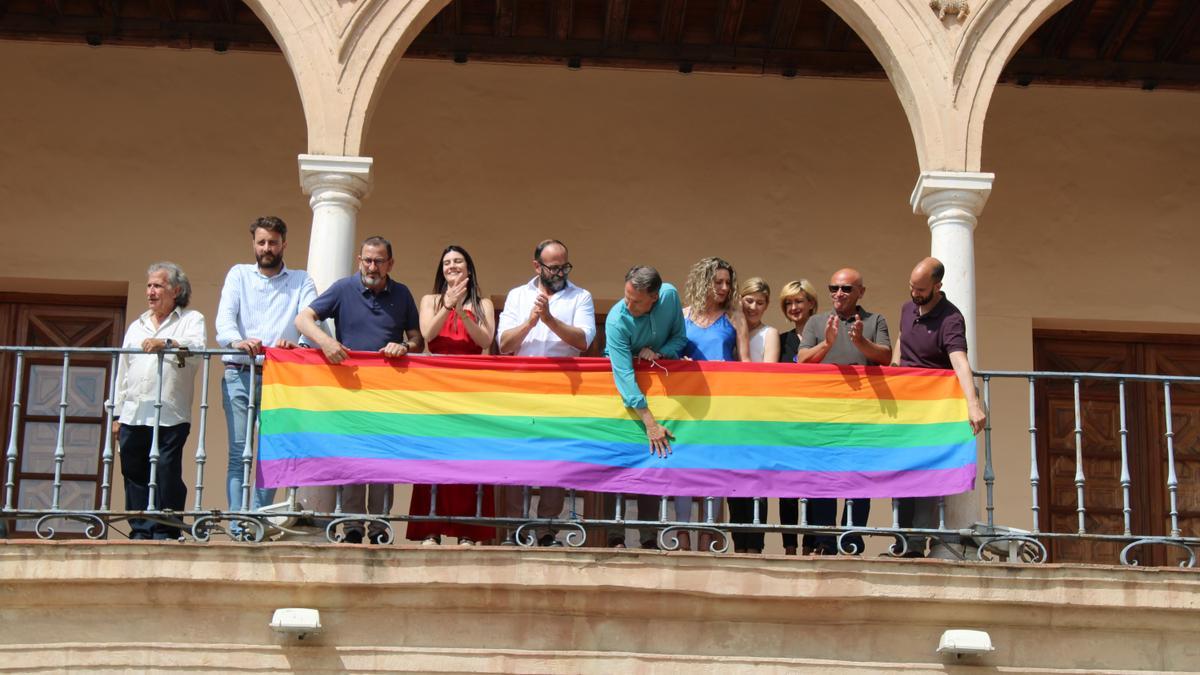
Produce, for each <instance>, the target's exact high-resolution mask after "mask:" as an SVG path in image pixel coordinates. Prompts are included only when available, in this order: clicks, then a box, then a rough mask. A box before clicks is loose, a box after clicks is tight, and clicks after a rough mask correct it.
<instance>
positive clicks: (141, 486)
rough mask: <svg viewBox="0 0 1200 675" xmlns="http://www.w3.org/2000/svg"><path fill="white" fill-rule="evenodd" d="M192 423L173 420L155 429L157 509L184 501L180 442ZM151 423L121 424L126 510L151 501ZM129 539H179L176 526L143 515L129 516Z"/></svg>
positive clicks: (174, 508)
mask: <svg viewBox="0 0 1200 675" xmlns="http://www.w3.org/2000/svg"><path fill="white" fill-rule="evenodd" d="M191 430H192V425H191V424H188V423H186V422H185V423H183V424H176V425H175V426H173V427H159V429H158V453H159V455H158V471H157V473H156V474H155V478H156V480H155V486H156V487H155V490H156V495H155V501H156V502H157V504H156V505H155V506H156V508H157V509H158V510H160V511H161V510H168V509H169V510H172V511H182V510H183V509H184V504H185V503H186V502H187V485H184V483H183V444H184V443H186V442H187V437H188V433H190V432H191ZM153 437H154V427H143V426H130V425H126V424H122V425H121V429H120V432H119V433H118V436H117V442H118V443H120V447H121V475H122V476H123V477H124V479H125V510H126V511H145V510H147V504H148V503H149V501H150V445H151V442H152V440H153ZM129 529H130V533H129V538H130V539H178V538H179V528H177V527H170V526H168V525H164V524H162V523H157V522H155V521H153V520H147V519H145V518H130V519H129Z"/></svg>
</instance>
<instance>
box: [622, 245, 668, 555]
mask: <svg viewBox="0 0 1200 675" xmlns="http://www.w3.org/2000/svg"><path fill="white" fill-rule="evenodd" d="M604 332H605V340H606V346H605V348H604V353H605V354H606V355H607V356H608V359H609V361H611V362H612V372H613V380H614V381H615V382H616V384H617V391H618V392H620V394H621V400H622V401H623V402H624V403H625V406H626V407H627V408H633V410H634V412H636V413H637V414H638V417H640V418H642V424H643V425H645V427H646V438H647V439H649V441H650V452H651V454H653V453H658V456H659V457H666V456H667V455H669V454H671V439H672V435H671V432H670V431H667V428H666V427H664V426H662V425H661V424H659V423H658V421H657V420H655V419H654V415H653V414H652V413H651V412H650V408H649V407H648V406H647V405H646V396H645V395H644V394H643V393H642V390H641V389H640V388H639V387H638V383H637V379H636V378H635V377H634V372H633V359H634V357H635V356H636V357H637V358H639V359H642V360H644V361H650V362H654V361H657V360H658V359H660V358H665V359H677V358H679V355H680V353H681V352H682V351H683V348H684V345H686V344H687V333H686V332H685V329H684V326H683V308H682V307H681V306H680V304H679V293H678V292H677V291H676V290H675V287H674V286H672V285H671V284H664V283H663V280H662V277H661V276H659V274H658V270H656V269H654V268H653V267H642V266H638V267H634V268H632V269H630V270H629V272H627V273H626V274H625V299H624V300H622V301H621V302H618V303H617V304H616V305H613V308H612V309H610V310H609V311H608V319H607V320H606V321H605V322H604ZM637 503H638V518H639V519H640V520H657V519H658V511H659V503H660V502H659V498H658V497H656V496H654V495H644V494H642V495H638V498H637ZM642 536H643V537H645V539H644V540H643V541H642V548H658V545H657V543H656V542H655V539H654V536H653V534H652V533H651V532H647V531H645V530H643V531H642ZM623 540H624V535H623V534H621V535H610V541H609V545H610V546H622V547H623V546H624V545H625V544H624V541H623Z"/></svg>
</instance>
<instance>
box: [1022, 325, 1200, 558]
mask: <svg viewBox="0 0 1200 675" xmlns="http://www.w3.org/2000/svg"><path fill="white" fill-rule="evenodd" d="M1034 362H1035V368H1037V369H1038V370H1050V371H1060V372H1063V371H1065V372H1110V373H1116V372H1122V373H1149V374H1159V375H1200V338H1193V337H1187V336H1158V335H1121V334H1112V333H1086V332H1070V333H1066V332H1060V331H1044V332H1040V333H1038V334H1035V336H1034ZM1125 394H1126V396H1125V398H1126V405H1125V416H1126V420H1125V424H1126V429H1127V431H1128V436H1127V447H1128V453H1129V472H1130V480H1131V482H1132V485H1131V489H1130V505H1131V508H1132V518H1131V526H1132V529H1133V533H1134V534H1135V535H1166V534H1170V532H1171V527H1170V504H1169V493H1168V491H1167V488H1166V482H1167V476H1168V465H1167V450H1166V425H1165V416H1164V395H1163V390H1162V387H1161V386H1160V385H1157V384H1145V383H1138V382H1128V383H1126V391H1125ZM1171 394H1172V410H1171V419H1172V424H1173V426H1174V429H1173V431H1174V439H1173V441H1174V450H1175V472H1176V477H1177V479H1178V483H1179V485H1178V499H1177V504H1178V512H1179V524H1180V529H1181V530H1182V531H1183V533H1184V534H1186V535H1189V536H1197V533H1200V387H1183V386H1175V387H1173V389H1172V392H1171ZM1037 395H1038V399H1039V400H1038V407H1037V416H1038V421H1037V425H1038V429H1039V430H1040V436H1039V463H1040V466H1042V467H1045V471H1044V475H1045V479H1044V480H1043V485H1042V497H1043V499H1044V503H1045V504H1046V505H1047V508H1046V509H1045V510H1044V513H1043V519H1042V526H1043V527H1045V528H1051V531H1054V532H1073V531H1076V530H1077V529H1078V515H1077V513H1076V509H1077V508H1078V499H1077V495H1076V489H1075V454H1076V453H1075V433H1074V431H1075V397H1074V389H1073V385H1072V382H1071V381H1070V380H1061V381H1057V382H1053V383H1042V384H1039V386H1038V393H1037ZM1080 400H1081V405H1080V413H1081V414H1080V417H1081V423H1082V429H1083V434H1082V455H1083V465H1084V466H1083V469H1084V476H1085V490H1084V506H1085V507H1086V509H1087V516H1086V518H1085V524H1086V526H1087V531H1088V532H1094V533H1104V534H1120V533H1121V532H1122V531H1123V530H1124V520H1123V513H1122V509H1123V506H1124V494H1123V491H1122V488H1121V482H1120V479H1121V454H1120V452H1121V435H1120V429H1121V418H1120V414H1121V407H1120V403H1119V398H1118V387H1117V385H1116V384H1115V383H1107V382H1097V383H1091V384H1089V383H1086V382H1084V383H1083V384H1082V386H1081V392H1080ZM1050 548H1051V557H1052V559H1053V560H1055V561H1056V562H1095V563H1102V564H1113V563H1116V562H1117V561H1118V557H1119V554H1120V549H1121V546H1120V545H1117V544H1107V543H1103V542H1100V543H1090V542H1070V541H1062V542H1054V543H1053V544H1052V546H1051V547H1050ZM1181 555H1182V554H1181V553H1179V554H1177V553H1175V552H1174V551H1171V550H1169V549H1165V548H1164V547H1161V546H1156V547H1146V548H1143V549H1141V550H1135V551H1134V553H1133V557H1134V558H1136V559H1138V560H1139V561H1140V562H1141V563H1142V564H1166V563H1173V562H1178V560H1179V559H1180V557H1181Z"/></svg>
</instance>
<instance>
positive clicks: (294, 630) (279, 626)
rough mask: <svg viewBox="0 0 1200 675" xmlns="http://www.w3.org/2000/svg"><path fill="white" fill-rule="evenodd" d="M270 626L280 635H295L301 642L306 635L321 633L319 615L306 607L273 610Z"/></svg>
mask: <svg viewBox="0 0 1200 675" xmlns="http://www.w3.org/2000/svg"><path fill="white" fill-rule="evenodd" d="M270 625H271V630H273V631H275V632H276V633H279V634H280V635H295V636H296V639H298V640H303V639H304V636H306V635H316V634H317V633H320V632H321V613H320V612H319V611H317V610H315V609H308V608H306V607H283V608H280V609H277V610H275V614H274V615H273V616H272V617H271V624H270Z"/></svg>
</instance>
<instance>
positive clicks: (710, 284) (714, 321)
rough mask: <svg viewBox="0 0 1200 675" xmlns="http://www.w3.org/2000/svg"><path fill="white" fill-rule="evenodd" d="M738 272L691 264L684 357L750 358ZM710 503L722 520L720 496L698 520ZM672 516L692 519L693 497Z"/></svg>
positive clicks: (682, 540) (683, 540) (707, 539)
mask: <svg viewBox="0 0 1200 675" xmlns="http://www.w3.org/2000/svg"><path fill="white" fill-rule="evenodd" d="M735 288H737V273H736V272H734V270H733V265H730V264H729V263H728V262H727V261H725V260H722V259H721V258H716V257H713V258H703V259H701V260H700V262H698V263H696V264H695V265H693V266H692V270H691V272H689V273H688V280H687V286H686V287H685V288H684V297H685V298H686V300H687V303H688V306H687V307H684V308H683V319H684V328H685V329H686V330H687V340H688V341H687V346H686V347H684V349H683V356H684V357H685V358H689V359H693V360H696V361H749V360H750V331H749V330H748V329H747V328H746V317H745V316H743V314H742V311H741V304H740V303H739V302H738V298H737V293H735V292H734V289H735ZM709 504H711V508H712V512H713V520H714V521H716V522H721V521H722V511H724V508H725V503H724V500H723V499H719V498H718V499H712V500H711V501H710V500H709V499H707V498H706V499H705V500H704V501H703V502H701V507H700V516H699V520H700V521H704V520H706V519H707V513H706V511H707V507H708V505H709ZM675 518H676V520H680V521H683V522H691V519H692V498H691V497H676V498H675ZM679 545H680V548H681V549H685V550H686V549H690V548H691V537H690V536H688V533H686V532H685V533H682V534H680V535H679ZM711 545H712V536H711V535H709V534H708V533H702V534H701V535H700V540H699V546H698V549H699V550H701V551H707V550H709V547H710V546H711Z"/></svg>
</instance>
